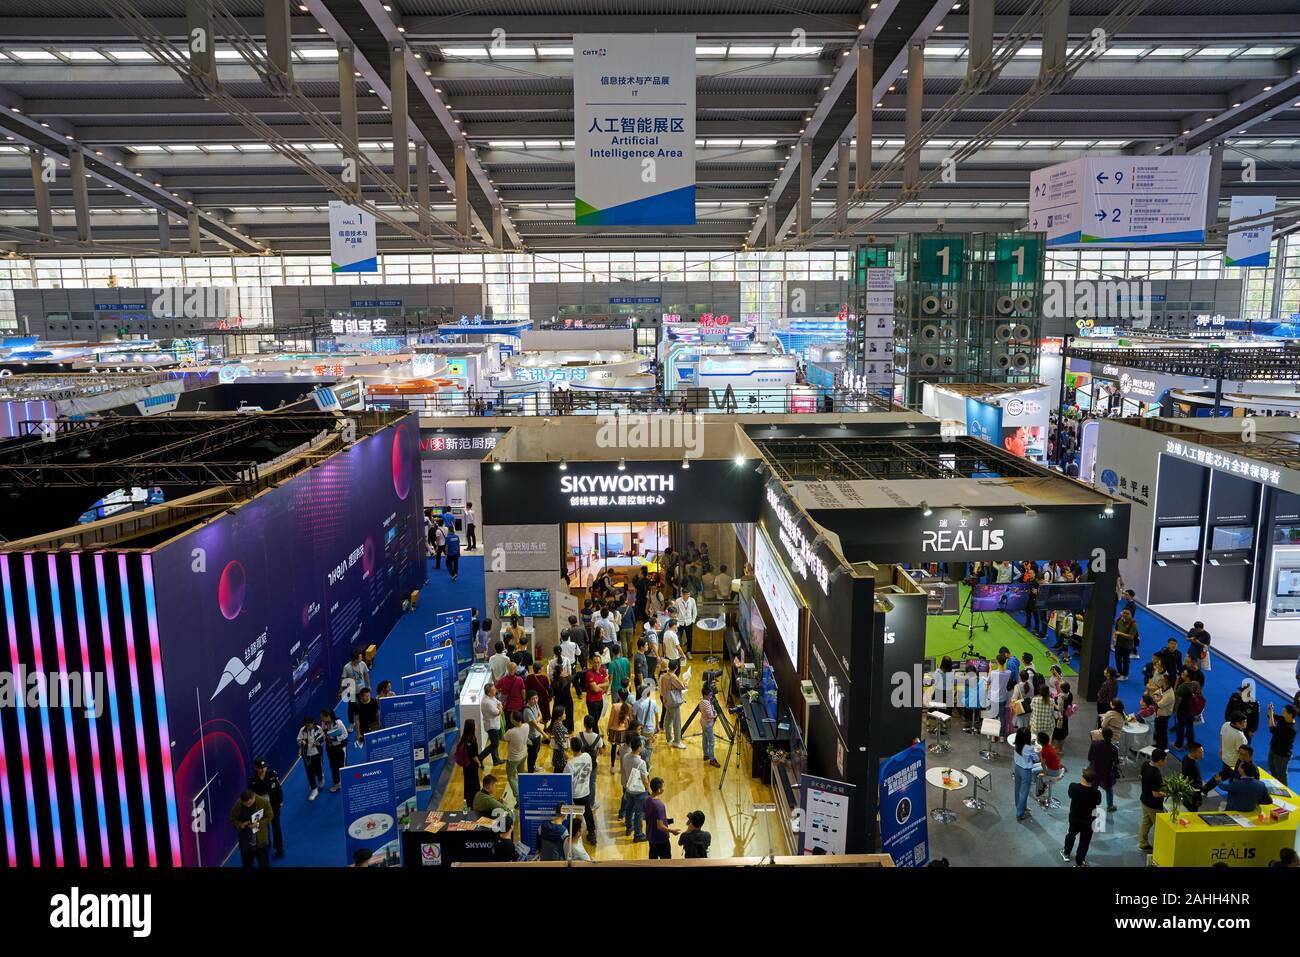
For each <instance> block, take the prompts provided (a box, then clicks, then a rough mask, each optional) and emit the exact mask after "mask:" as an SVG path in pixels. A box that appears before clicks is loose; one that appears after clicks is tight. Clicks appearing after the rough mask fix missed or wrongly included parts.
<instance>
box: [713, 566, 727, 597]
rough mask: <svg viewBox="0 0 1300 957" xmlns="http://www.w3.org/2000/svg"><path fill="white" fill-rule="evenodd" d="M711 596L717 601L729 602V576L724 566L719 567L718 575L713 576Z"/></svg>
mask: <svg viewBox="0 0 1300 957" xmlns="http://www.w3.org/2000/svg"><path fill="white" fill-rule="evenodd" d="M713 594H714V596H715V597H716V598H717V599H718V601H730V600H731V575H730V574H729V573H728V572H727V566H726V565H719V566H718V573H717V574H716V575H714V576H713Z"/></svg>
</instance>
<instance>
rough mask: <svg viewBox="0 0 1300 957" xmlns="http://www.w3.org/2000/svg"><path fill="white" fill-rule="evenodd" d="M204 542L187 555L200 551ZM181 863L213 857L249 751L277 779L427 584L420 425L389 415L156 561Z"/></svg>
mask: <svg viewBox="0 0 1300 957" xmlns="http://www.w3.org/2000/svg"><path fill="white" fill-rule="evenodd" d="M200 549H201V550H202V551H198V550H200ZM154 566H155V579H156V583H157V595H158V620H159V631H160V639H161V647H162V664H163V676H164V685H165V688H166V698H167V714H168V718H169V721H170V727H171V736H172V740H173V742H174V745H173V749H172V754H173V758H174V767H175V776H176V802H177V805H178V808H179V815H180V818H181V821H182V825H181V826H182V831H183V833H184V838H183V840H182V844H183V853H184V863H185V864H186V865H191V866H192V865H200V864H201V865H205V866H213V865H218V864H220V863H221V862H222V860H223V859H224V858H225V856H226V855H227V854H228V853H229V852H230V850H231V849H232V848H233V847H234V844H235V835H234V831H233V829H232V828H230V826H229V825H228V824H227V823H226V816H227V814H228V813H229V811H230V808H231V806H232V805H233V803H234V801H235V799H236V798H237V796H238V795H239V792H240V791H241V790H242V789H243V788H244V786H245V784H246V782H247V779H248V777H249V775H250V774H251V773H252V764H253V759H254V758H255V757H265V758H266V759H267V760H268V761H269V762H270V763H271V766H272V767H273V768H275V769H276V770H278V771H279V772H280V774H281V775H282V776H283V775H284V774H286V773H287V772H288V770H289V767H290V766H291V765H292V764H293V762H294V761H295V760H296V759H297V746H296V743H295V739H296V735H297V731H298V728H299V727H300V726H301V725H302V719H303V717H304V716H305V715H307V714H312V715H315V714H316V713H317V712H318V711H319V710H320V709H321V708H325V707H333V706H334V705H335V704H336V703H337V702H338V690H339V674H340V672H341V671H342V668H343V665H344V663H345V662H346V661H347V659H348V657H349V655H350V654H351V652H352V651H353V650H354V649H359V648H364V647H365V646H367V645H370V644H378V643H380V642H382V641H383V640H384V638H385V637H386V636H387V634H388V632H389V631H390V630H391V629H392V627H393V625H394V623H395V622H396V621H397V619H398V617H399V616H400V615H401V612H402V600H403V598H404V597H406V596H409V594H410V592H411V591H412V589H415V588H418V587H419V586H420V585H421V584H422V583H423V581H424V528H423V520H422V517H421V500H420V456H419V423H418V421H417V419H416V417H415V416H408V417H406V418H404V419H402V420H401V421H399V422H398V423H396V424H395V425H394V426H391V427H389V428H387V429H384V430H383V431H382V432H379V433H377V434H376V435H373V436H370V437H368V438H366V439H363V440H362V441H360V442H358V443H357V444H356V445H354V446H352V448H350V449H348V450H347V451H345V452H342V453H340V454H338V455H335V456H333V457H332V458H330V459H328V460H326V461H325V462H323V463H321V464H320V465H318V466H316V467H315V468H312V469H310V470H308V471H307V472H304V473H302V474H301V475H299V476H297V477H295V478H294V479H292V480H291V481H289V482H287V483H286V484H284V485H282V486H280V487H278V488H276V489H273V490H272V491H270V492H267V493H265V494H264V495H262V496H260V497H259V498H257V499H255V500H253V501H252V502H250V503H249V504H247V505H244V506H242V507H240V508H239V509H238V511H234V512H229V513H226V514H225V515H223V516H222V517H220V518H219V519H217V520H216V521H214V522H212V523H210V524H208V525H205V526H202V527H200V528H198V529H196V530H195V531H193V532H192V533H190V534H188V535H186V536H184V537H183V538H181V539H178V540H177V541H175V542H172V543H170V544H168V545H167V546H166V547H164V548H163V549H161V550H160V551H158V552H157V553H156V556H155V559H154Z"/></svg>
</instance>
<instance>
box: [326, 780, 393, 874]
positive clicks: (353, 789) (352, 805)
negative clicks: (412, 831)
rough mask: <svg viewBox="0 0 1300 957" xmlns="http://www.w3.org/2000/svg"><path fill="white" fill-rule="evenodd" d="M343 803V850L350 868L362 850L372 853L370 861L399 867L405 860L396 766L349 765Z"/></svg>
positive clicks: (342, 783)
mask: <svg viewBox="0 0 1300 957" xmlns="http://www.w3.org/2000/svg"><path fill="white" fill-rule="evenodd" d="M339 784H341V785H342V786H343V787H342V794H341V797H342V799H343V831H344V834H345V843H344V846H345V847H346V849H347V860H346V862H345V863H347V864H351V863H352V860H353V855H354V854H355V853H356V852H357V851H360V850H367V851H370V852H371V854H372V855H373V856H372V858H371V860H372V861H374V860H376V859H378V860H379V861H380V862H382V863H383V864H387V865H389V866H392V867H396V866H398V864H400V863H401V858H402V837H401V831H399V830H398V827H397V816H396V814H394V811H396V809H397V791H396V789H395V787H394V786H393V762H392V761H391V760H384V761H369V762H365V763H362V764H352V765H348V766H347V767H346V768H344V769H343V774H342V776H341V777H340V779H339Z"/></svg>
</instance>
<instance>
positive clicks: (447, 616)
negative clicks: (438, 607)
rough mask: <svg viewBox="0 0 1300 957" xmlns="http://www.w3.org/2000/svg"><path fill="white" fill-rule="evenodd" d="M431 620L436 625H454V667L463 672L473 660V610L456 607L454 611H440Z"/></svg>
mask: <svg viewBox="0 0 1300 957" xmlns="http://www.w3.org/2000/svg"><path fill="white" fill-rule="evenodd" d="M433 620H434V623H435V624H436V625H437V626H442V625H455V626H456V639H455V648H456V667H457V668H459V669H460V671H461V672H462V673H463V672H464V671H465V670H466V669H467V668H469V666H470V665H471V664H472V663H473V662H474V626H473V621H474V610H473V609H472V608H457V609H456V610H455V611H440V612H438V614H436V615H435V616H434V618H433ZM435 630H436V629H435Z"/></svg>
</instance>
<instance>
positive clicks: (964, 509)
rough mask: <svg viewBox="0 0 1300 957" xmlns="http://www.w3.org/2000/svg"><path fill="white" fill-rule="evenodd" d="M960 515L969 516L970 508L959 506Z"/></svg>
mask: <svg viewBox="0 0 1300 957" xmlns="http://www.w3.org/2000/svg"><path fill="white" fill-rule="evenodd" d="M961 517H962V518H970V509H968V508H967V507H966V506H965V505H963V506H962V507H961Z"/></svg>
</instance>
